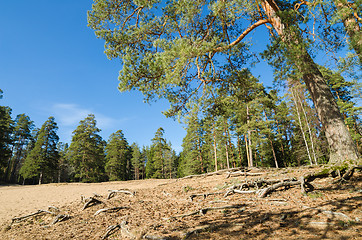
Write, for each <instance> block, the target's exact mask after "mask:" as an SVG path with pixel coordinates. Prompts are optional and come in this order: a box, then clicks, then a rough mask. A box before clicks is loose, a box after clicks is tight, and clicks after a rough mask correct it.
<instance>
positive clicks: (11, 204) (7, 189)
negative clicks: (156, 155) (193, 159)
mask: <svg viewBox="0 0 362 240" xmlns="http://www.w3.org/2000/svg"><path fill="white" fill-rule="evenodd" d="M170 181H175V180H167V179H150V180H134V181H127V182H105V183H52V184H42V185H31V186H29V185H27V186H22V185H12V186H1V185H0V224H1V223H4V222H7V221H11V219H12V218H13V217H19V216H22V215H26V214H30V213H32V212H35V211H37V210H39V209H47V208H48V206H55V207H58V208H61V207H62V206H65V205H68V204H70V203H72V202H75V201H80V198H81V195H83V196H86V197H88V196H92V195H93V193H97V194H100V195H107V193H108V190H109V189H123V188H127V189H131V190H136V189H143V188H153V187H157V186H158V185H159V184H163V183H167V182H170Z"/></svg>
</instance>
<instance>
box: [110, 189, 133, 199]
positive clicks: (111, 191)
mask: <svg viewBox="0 0 362 240" xmlns="http://www.w3.org/2000/svg"><path fill="white" fill-rule="evenodd" d="M108 192H109V194H108V197H107V199H111V198H112V197H114V195H116V193H126V194H129V195H131V196H132V197H134V196H135V193H134V192H131V191H128V190H108Z"/></svg>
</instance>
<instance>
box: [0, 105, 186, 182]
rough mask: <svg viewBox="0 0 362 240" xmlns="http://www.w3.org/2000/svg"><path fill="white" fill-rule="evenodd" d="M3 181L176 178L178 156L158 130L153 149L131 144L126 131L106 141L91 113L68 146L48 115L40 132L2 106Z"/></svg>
mask: <svg viewBox="0 0 362 240" xmlns="http://www.w3.org/2000/svg"><path fill="white" fill-rule="evenodd" d="M0 113H1V114H0V179H1V181H2V182H7V183H19V184H42V183H52V182H101V181H126V180H133V179H136V180H138V179H145V178H175V177H177V162H178V158H179V157H178V156H177V154H176V152H175V151H174V150H172V147H171V143H170V142H167V140H166V139H165V137H164V129H163V128H161V127H160V128H159V129H158V130H157V131H156V133H155V136H154V138H153V139H152V144H151V145H150V146H143V147H142V148H140V146H138V144H137V143H132V144H131V145H130V144H129V143H128V141H127V139H126V138H125V136H124V134H123V132H122V130H118V131H117V132H115V133H113V134H111V135H110V137H109V139H108V141H107V142H106V141H105V140H103V139H102V137H101V136H100V135H99V132H100V131H101V130H100V129H99V128H97V126H96V120H95V116H94V115H93V114H89V115H88V116H87V117H86V118H85V119H83V120H81V121H80V123H79V125H78V126H77V128H76V129H75V130H74V131H73V135H72V140H71V142H70V144H68V143H62V142H59V136H58V135H57V130H58V126H57V123H56V122H55V118H54V117H49V118H48V119H47V121H46V122H44V124H43V125H42V126H41V128H40V129H39V128H36V127H35V126H34V123H33V121H31V120H30V117H29V116H27V115H25V114H19V115H18V116H16V118H15V119H14V120H13V119H12V118H11V108H10V107H8V106H0Z"/></svg>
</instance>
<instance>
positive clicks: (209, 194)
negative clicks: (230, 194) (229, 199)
mask: <svg viewBox="0 0 362 240" xmlns="http://www.w3.org/2000/svg"><path fill="white" fill-rule="evenodd" d="M219 194H224V192H214V193H199V194H191V195H190V196H189V199H190V200H191V202H192V201H193V200H194V198H195V197H203V198H204V199H206V198H207V197H208V196H211V195H219Z"/></svg>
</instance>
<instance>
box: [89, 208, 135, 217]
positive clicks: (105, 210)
mask: <svg viewBox="0 0 362 240" xmlns="http://www.w3.org/2000/svg"><path fill="white" fill-rule="evenodd" d="M127 208H129V207H114V208H102V209H99V210H98V211H97V212H96V213H95V214H94V216H97V215H98V214H100V213H102V212H117V211H119V210H121V209H127Z"/></svg>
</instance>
